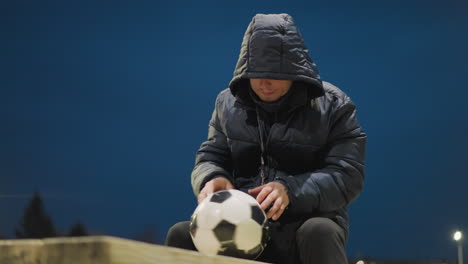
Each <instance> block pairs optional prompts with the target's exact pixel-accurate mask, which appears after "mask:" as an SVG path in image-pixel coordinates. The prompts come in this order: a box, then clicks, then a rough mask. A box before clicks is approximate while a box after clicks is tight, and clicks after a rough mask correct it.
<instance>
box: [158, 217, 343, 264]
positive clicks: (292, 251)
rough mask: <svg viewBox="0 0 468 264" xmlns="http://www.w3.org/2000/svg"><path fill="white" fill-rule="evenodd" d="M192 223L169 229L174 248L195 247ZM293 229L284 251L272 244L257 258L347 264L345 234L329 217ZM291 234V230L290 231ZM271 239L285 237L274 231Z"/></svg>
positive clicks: (306, 263)
mask: <svg viewBox="0 0 468 264" xmlns="http://www.w3.org/2000/svg"><path fill="white" fill-rule="evenodd" d="M189 223H190V222H180V223H177V224H175V225H174V226H172V227H171V229H169V231H168V233H167V237H166V242H165V244H166V245H167V246H171V247H177V248H183V249H189V250H196V249H195V246H194V244H193V242H192V238H191V237H190V233H189ZM295 230H296V231H295V232H293V233H295V234H293V241H294V242H292V243H291V244H292V245H291V246H290V247H289V248H287V249H286V250H284V248H285V247H284V246H283V249H281V248H275V246H274V245H275V243H271V244H269V245H268V246H267V248H266V249H265V250H264V252H263V253H262V255H261V256H260V257H259V258H258V259H257V260H258V261H265V262H271V263H278V264H285V263H291V264H293V263H294V264H298V263H301V264H346V263H348V261H347V258H346V253H345V245H346V234H345V232H344V230H343V228H341V227H340V226H339V225H338V224H336V223H335V222H333V221H332V220H330V219H329V218H323V217H313V218H310V219H308V220H306V221H305V222H303V223H301V225H300V226H299V228H297V229H295ZM289 233H291V232H289ZM271 239H272V242H274V241H275V239H277V240H284V239H282V237H276V238H275V233H273V234H272V238H271Z"/></svg>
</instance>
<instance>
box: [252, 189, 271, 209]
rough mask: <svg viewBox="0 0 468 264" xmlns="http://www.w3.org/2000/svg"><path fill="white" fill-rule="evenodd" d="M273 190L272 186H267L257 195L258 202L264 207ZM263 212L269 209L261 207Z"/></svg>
mask: <svg viewBox="0 0 468 264" xmlns="http://www.w3.org/2000/svg"><path fill="white" fill-rule="evenodd" d="M272 190H273V189H272V188H271V187H270V186H265V187H263V189H262V190H261V191H260V193H259V194H258V195H257V199H256V200H257V202H258V203H259V204H260V205H262V203H263V202H264V200H265V198H267V196H268V195H269V194H270V193H271V191H272ZM261 207H262V209H263V210H265V209H266V208H267V207H263V206H261Z"/></svg>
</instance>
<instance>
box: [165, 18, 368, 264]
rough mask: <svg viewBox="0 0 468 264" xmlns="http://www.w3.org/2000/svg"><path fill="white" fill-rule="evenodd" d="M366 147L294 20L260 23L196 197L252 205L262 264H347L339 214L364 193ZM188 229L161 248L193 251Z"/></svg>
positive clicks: (253, 26)
mask: <svg viewBox="0 0 468 264" xmlns="http://www.w3.org/2000/svg"><path fill="white" fill-rule="evenodd" d="M365 143H366V135H365V134H364V132H363V131H362V129H361V127H360V125H359V123H358V121H357V119H356V110H355V106H354V105H353V103H352V102H351V100H350V98H349V97H348V96H346V95H345V94H344V93H343V92H342V91H341V90H339V89H338V88H337V87H335V86H333V85H332V84H330V83H327V82H324V81H322V80H321V79H320V77H319V75H318V71H317V69H316V65H315V64H314V63H313V61H312V60H311V59H310V57H309V55H308V50H307V48H306V47H305V44H304V41H303V39H302V37H301V34H300V33H299V31H298V30H297V28H296V25H295V23H294V22H293V20H292V18H291V17H290V16H289V15H287V14H274V15H263V14H259V15H256V16H255V17H254V18H253V19H252V21H251V23H250V24H249V26H248V28H247V31H246V32H245V35H244V39H243V42H242V46H241V52H240V56H239V60H238V62H237V66H236V69H235V71H234V78H233V79H232V80H231V82H230V84H229V88H228V89H226V90H224V91H222V92H221V93H220V94H219V95H218V97H217V99H216V106H215V110H214V112H213V116H212V118H211V121H210V125H209V131H208V140H207V141H205V142H204V143H203V144H202V145H201V147H200V149H199V150H198V152H197V155H196V164H195V168H194V169H193V172H192V186H193V190H194V192H195V195H197V197H198V201H199V202H200V201H201V200H203V199H204V198H205V197H206V196H207V195H209V194H210V193H213V192H216V191H219V190H224V189H231V188H236V189H240V190H243V191H245V192H248V193H249V194H251V195H252V196H254V197H256V199H257V201H258V202H259V203H260V204H261V207H262V208H263V209H264V210H266V213H267V216H268V218H269V219H270V220H269V224H270V226H269V230H270V236H271V240H270V242H269V244H268V246H267V248H266V249H265V251H264V252H263V253H262V255H261V256H260V258H259V260H262V261H267V262H274V263H303V264H305V263H315V264H327V263H334V264H337V263H347V259H346V254H345V244H346V240H347V236H348V215H347V209H346V207H347V205H348V204H349V203H350V202H351V201H353V200H354V199H355V198H356V197H357V196H358V195H359V193H360V192H361V189H362V184H363V180H364V152H365ZM188 224H189V223H188V222H182V223H178V224H176V225H175V226H173V227H172V228H171V230H169V232H168V236H167V239H166V244H167V245H169V246H175V247H181V248H186V249H194V246H193V244H192V242H191V239H190V235H189V228H188Z"/></svg>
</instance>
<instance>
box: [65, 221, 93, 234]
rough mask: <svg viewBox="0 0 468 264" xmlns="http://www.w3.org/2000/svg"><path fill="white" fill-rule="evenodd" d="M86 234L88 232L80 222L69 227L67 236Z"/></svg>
mask: <svg viewBox="0 0 468 264" xmlns="http://www.w3.org/2000/svg"><path fill="white" fill-rule="evenodd" d="M87 235H88V232H86V228H85V227H84V225H82V224H81V223H76V224H74V225H73V226H72V227H71V229H70V232H69V233H68V236H70V237H77V236H87Z"/></svg>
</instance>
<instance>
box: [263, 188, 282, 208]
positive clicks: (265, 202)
mask: <svg viewBox="0 0 468 264" xmlns="http://www.w3.org/2000/svg"><path fill="white" fill-rule="evenodd" d="M261 194H262V193H260V194H259V196H260V195H261ZM277 198H278V192H276V191H272V192H270V193H269V194H268V195H267V196H266V197H265V199H264V200H263V201H262V202H261V203H260V207H261V208H262V209H263V210H266V209H267V208H268V207H270V206H271V205H272V203H273V202H274V201H275V200H276V199H277ZM268 211H270V210H268Z"/></svg>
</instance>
